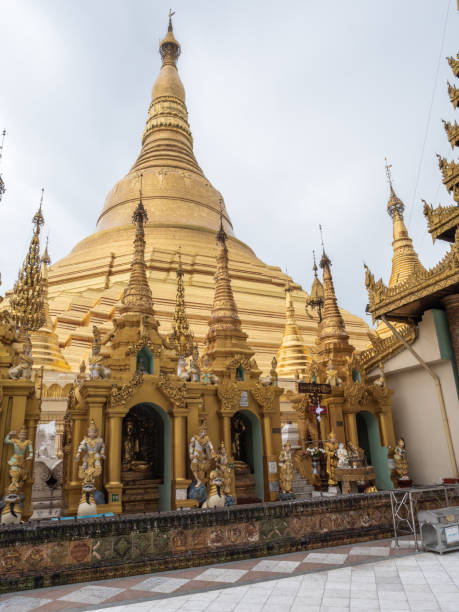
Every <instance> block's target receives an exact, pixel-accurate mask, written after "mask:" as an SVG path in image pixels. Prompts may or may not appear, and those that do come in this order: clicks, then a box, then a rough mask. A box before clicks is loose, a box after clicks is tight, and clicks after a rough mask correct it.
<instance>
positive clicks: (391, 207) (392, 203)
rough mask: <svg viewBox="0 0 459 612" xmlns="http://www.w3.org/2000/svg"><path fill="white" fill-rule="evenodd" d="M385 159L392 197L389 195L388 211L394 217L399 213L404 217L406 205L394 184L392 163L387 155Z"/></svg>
mask: <svg viewBox="0 0 459 612" xmlns="http://www.w3.org/2000/svg"><path fill="white" fill-rule="evenodd" d="M384 160H385V168H386V176H387V180H388V182H389V188H390V197H389V201H388V202H387V212H388V213H389V215H390V216H391V217H392V218H393V217H394V216H395V215H398V216H400V217H401V218H402V219H403V211H404V210H405V205H404V204H403V202H402V201H401V199H400V198H399V197H398V196H397V195H396V193H395V191H394V184H393V180H392V172H391V168H392V164H389V163H387V157H385V158H384Z"/></svg>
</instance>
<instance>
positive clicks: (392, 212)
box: [385, 158, 424, 287]
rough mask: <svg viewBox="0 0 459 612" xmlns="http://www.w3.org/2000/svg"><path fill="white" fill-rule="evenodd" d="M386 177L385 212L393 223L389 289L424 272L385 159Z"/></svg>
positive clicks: (389, 166) (403, 206)
mask: <svg viewBox="0 0 459 612" xmlns="http://www.w3.org/2000/svg"><path fill="white" fill-rule="evenodd" d="M385 162H386V164H385V166H386V176H387V180H388V183H389V189H390V195H389V201H388V203H387V212H388V214H389V216H390V217H391V218H392V222H393V242H392V248H393V256H392V273H391V275H390V280H389V287H393V286H394V285H397V284H399V283H403V282H404V281H405V280H406V279H407V278H409V277H410V276H411V275H412V274H413V273H416V272H419V271H422V270H424V267H423V266H422V264H421V262H420V261H419V257H418V254H417V253H416V251H415V250H414V248H413V242H412V240H411V238H410V237H409V235H408V230H407V229H406V226H405V222H404V220H403V212H404V210H405V205H404V204H403V202H402V201H401V200H400V198H399V197H398V196H397V194H396V193H395V190H394V186H393V181H392V173H391V168H392V165H391V164H388V163H387V158H386V159H385Z"/></svg>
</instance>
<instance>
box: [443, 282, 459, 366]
mask: <svg viewBox="0 0 459 612" xmlns="http://www.w3.org/2000/svg"><path fill="white" fill-rule="evenodd" d="M443 304H444V305H445V311H446V318H447V319H448V327H449V334H450V336H451V344H452V345H453V350H454V356H455V358H456V368H457V369H459V293H455V294H453V295H447V296H446V297H444V298H443Z"/></svg>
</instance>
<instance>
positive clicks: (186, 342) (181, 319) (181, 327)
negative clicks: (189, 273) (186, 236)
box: [169, 250, 195, 357]
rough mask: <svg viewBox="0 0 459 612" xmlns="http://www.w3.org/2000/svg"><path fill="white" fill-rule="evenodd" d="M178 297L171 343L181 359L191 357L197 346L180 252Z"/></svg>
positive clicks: (179, 253)
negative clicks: (189, 320)
mask: <svg viewBox="0 0 459 612" xmlns="http://www.w3.org/2000/svg"><path fill="white" fill-rule="evenodd" d="M176 275H177V297H176V300H175V313H174V321H173V323H172V334H171V335H170V336H169V341H170V342H171V343H172V344H173V345H174V349H175V352H176V353H177V355H178V356H179V357H189V356H190V355H191V354H192V353H193V348H194V345H195V342H194V336H193V332H192V331H191V330H190V325H189V323H188V317H187V316H186V307H185V286H184V284H183V276H184V272H183V268H182V254H181V251H180V250H179V252H178V265H177V272H176Z"/></svg>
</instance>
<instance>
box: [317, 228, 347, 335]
mask: <svg viewBox="0 0 459 612" xmlns="http://www.w3.org/2000/svg"><path fill="white" fill-rule="evenodd" d="M319 228H320V236H321V241H322V257H321V260H320V267H321V268H322V270H323V291H324V307H323V312H322V323H321V325H320V330H319V341H324V340H325V341H327V342H329V341H331V340H346V341H347V340H348V338H349V336H348V334H347V332H346V328H345V325H344V319H343V317H342V315H341V312H340V310H339V308H338V300H337V299H336V293H335V287H334V284H333V277H332V273H331V269H330V267H331V265H332V264H331V261H330V258H329V257H328V255H327V254H326V253H325V247H324V241H323V236H322V226H321V225H319Z"/></svg>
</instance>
